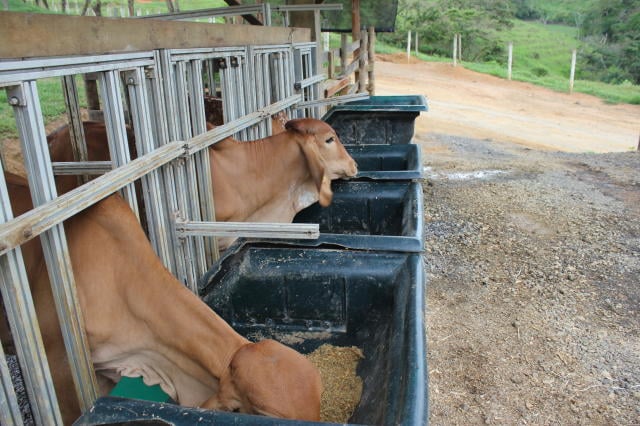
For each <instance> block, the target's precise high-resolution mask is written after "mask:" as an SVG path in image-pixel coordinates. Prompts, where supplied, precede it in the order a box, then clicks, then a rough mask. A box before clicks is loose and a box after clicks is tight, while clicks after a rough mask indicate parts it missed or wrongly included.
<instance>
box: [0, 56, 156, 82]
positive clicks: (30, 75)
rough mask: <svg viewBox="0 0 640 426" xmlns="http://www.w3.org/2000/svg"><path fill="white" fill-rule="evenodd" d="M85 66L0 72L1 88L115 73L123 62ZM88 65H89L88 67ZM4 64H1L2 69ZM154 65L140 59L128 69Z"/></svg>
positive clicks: (128, 63)
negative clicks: (52, 78) (54, 79)
mask: <svg viewBox="0 0 640 426" xmlns="http://www.w3.org/2000/svg"><path fill="white" fill-rule="evenodd" d="M147 55H148V54H147ZM83 63H84V64H85V65H76V66H66V67H61V68H53V69H49V68H47V69H44V70H37V69H33V70H29V69H27V70H21V69H19V68H18V69H17V70H11V71H5V72H3V71H0V86H11V85H15V84H16V83H18V82H20V81H26V80H38V79H41V78H49V77H62V76H65V75H76V74H91V73H95V72H105V71H113V70H117V69H121V68H122V64H123V63H122V62H113V63H112V62H108V63H100V62H92V58H85V60H84V62H83ZM87 64H88V65H87ZM1 65H2V62H0V67H1ZM149 65H152V62H151V61H150V60H148V59H138V60H135V61H128V62H126V66H127V67H144V66H149Z"/></svg>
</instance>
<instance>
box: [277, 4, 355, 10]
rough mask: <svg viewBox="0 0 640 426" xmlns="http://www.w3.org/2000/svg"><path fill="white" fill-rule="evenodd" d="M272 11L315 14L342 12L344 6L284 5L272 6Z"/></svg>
mask: <svg viewBox="0 0 640 426" xmlns="http://www.w3.org/2000/svg"><path fill="white" fill-rule="evenodd" d="M271 10H275V11H278V12H313V11H315V10H342V4H340V3H328V4H296V5H282V6H271Z"/></svg>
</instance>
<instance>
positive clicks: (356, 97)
mask: <svg viewBox="0 0 640 426" xmlns="http://www.w3.org/2000/svg"><path fill="white" fill-rule="evenodd" d="M365 99H369V94H368V93H355V94H353V95H344V96H334V97H333V98H326V99H319V100H317V101H307V102H300V103H297V104H295V105H294V108H296V109H303V108H309V107H314V106H319V105H335V104H342V103H345V102H353V101H361V100H365Z"/></svg>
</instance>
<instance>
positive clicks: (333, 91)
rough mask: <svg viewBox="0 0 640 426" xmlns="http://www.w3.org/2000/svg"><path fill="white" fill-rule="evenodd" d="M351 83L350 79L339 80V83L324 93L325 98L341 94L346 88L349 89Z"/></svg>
mask: <svg viewBox="0 0 640 426" xmlns="http://www.w3.org/2000/svg"><path fill="white" fill-rule="evenodd" d="M349 83H350V78H349V77H346V78H343V79H342V80H338V82H337V83H336V84H334V85H333V86H331V87H327V88H326V89H325V91H324V97H325V98H330V97H331V96H333V95H335V94H336V93H338V92H340V91H341V90H343V89H344V88H345V87H347V86H348V85H349Z"/></svg>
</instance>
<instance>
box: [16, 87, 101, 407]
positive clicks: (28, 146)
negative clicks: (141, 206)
mask: <svg viewBox="0 0 640 426" xmlns="http://www.w3.org/2000/svg"><path fill="white" fill-rule="evenodd" d="M10 97H14V98H17V99H18V101H19V102H18V104H17V105H13V110H14V113H15V116H16V124H17V128H18V133H19V134H20V141H21V142H22V152H23V155H24V160H25V168H26V170H27V176H28V178H29V188H30V190H31V197H32V199H33V203H34V205H35V206H40V205H43V204H46V203H48V202H51V201H52V200H54V199H55V198H56V196H57V194H56V186H55V181H54V178H53V173H52V171H51V160H50V159H49V155H48V151H49V150H48V146H47V138H46V134H45V129H44V122H43V120H42V111H41V110H40V99H39V97H38V89H37V86H36V82H35V81H27V82H24V83H22V84H21V85H20V86H19V87H16V88H13V89H12V90H11V93H10ZM63 205H64V204H63ZM58 208H59V207H58ZM32 211H33V210H32ZM6 225H8V224H5V226H6ZM25 232H28V230H27V229H22V234H23V235H24V233H25ZM40 240H41V242H42V248H43V252H44V257H45V262H46V264H47V270H48V272H49V279H50V281H51V286H52V289H53V295H54V300H55V305H56V310H57V312H58V318H59V319H60V326H61V329H62V335H63V338H64V342H65V347H66V349H67V356H68V359H69V364H70V365H72V366H74V368H72V370H71V371H72V375H73V380H74V384H75V388H76V389H75V390H76V394H77V396H78V400H79V402H80V408H81V409H82V410H83V411H84V410H87V409H89V407H91V405H92V404H93V402H94V401H95V400H96V398H97V382H96V377H95V374H94V372H93V364H92V362H91V354H90V353H89V345H88V342H87V338H86V336H85V333H84V324H83V320H82V314H81V312H80V303H79V302H78V297H77V294H76V289H75V283H74V278H73V270H72V266H71V259H70V257H69V250H68V247H67V241H66V238H65V232H64V227H63V225H62V223H58V224H57V225H55V226H53V227H51V229H49V230H48V231H47V232H44V233H43V234H41V235H40Z"/></svg>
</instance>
